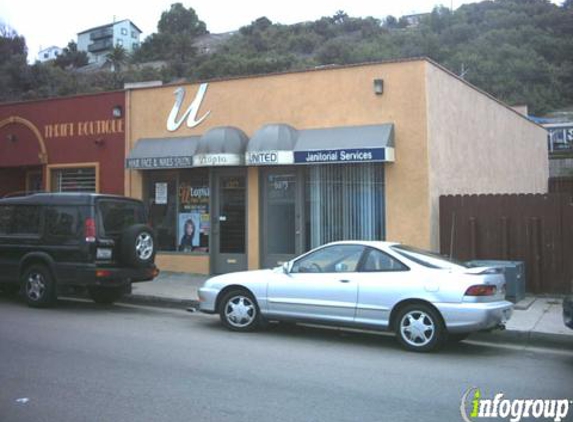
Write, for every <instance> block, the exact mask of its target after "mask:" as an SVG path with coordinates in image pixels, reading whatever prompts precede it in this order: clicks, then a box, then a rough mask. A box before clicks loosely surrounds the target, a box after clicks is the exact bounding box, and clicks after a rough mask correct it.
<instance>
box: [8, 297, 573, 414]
mask: <svg viewBox="0 0 573 422" xmlns="http://www.w3.org/2000/svg"><path fill="white" fill-rule="evenodd" d="M572 381H573V350H572V351H559V352H558V351H550V350H541V349H539V350H536V349H522V348H511V347H498V346H491V345H480V344H475V343H473V344H472V343H471V342H470V343H468V342H466V343H462V344H459V345H455V346H450V347H448V348H446V349H445V350H444V351H442V352H441V353H439V354H424V355H422V354H415V353H409V352H405V351H403V350H402V349H400V348H399V347H398V345H397V344H396V343H395V341H394V339H393V338H392V337H389V336H381V335H374V334H368V333H366V334H365V333H355V332H351V333H348V332H342V331H339V330H322V329H316V328H313V327H298V326H295V327H292V326H291V327H288V326H278V327H274V328H270V329H268V330H266V331H263V332H258V333H250V334H238V333H231V332H228V331H226V330H225V329H223V328H222V327H221V326H220V325H219V322H218V319H217V318H216V317H213V316H207V315H202V314H198V313H193V314H190V313H187V312H184V311H180V310H173V309H153V308H145V307H136V306H128V305H116V306H110V307H105V306H97V305H95V304H92V303H89V302H81V301H60V302H59V304H58V306H57V307H56V308H54V309H47V310H36V309H29V308H27V307H26V306H25V305H24V304H23V303H21V302H19V301H17V300H16V299H13V298H7V297H5V296H1V295H0V421H1V422H12V421H33V422H42V421H51V422H52V421H53V422H67V421H70V422H80V421H97V422H129V421H137V422H141V421H169V422H177V421H202V422H208V421H216V422H226V421H233V422H242V421H245V422H246V421H250V422H259V421H273V422H275V421H277V422H280V421H285V422H286V421H288V422H296V421H305V422H317V421H352V422H357V421H360V422H369V421H440V422H451V421H461V420H462V419H461V416H460V411H459V407H460V400H461V397H462V394H463V393H464V392H465V391H466V390H467V389H468V388H470V387H474V386H475V387H480V388H481V391H482V395H483V396H486V395H488V396H493V395H494V394H495V393H496V392H503V393H505V395H506V396H508V397H512V398H540V397H543V398H564V397H567V398H569V399H573V388H572V387H573V382H572ZM572 416H573V409H572V410H571V411H570V412H569V416H568V419H569V420H573V419H572ZM497 420H500V419H497ZM506 420H508V419H506Z"/></svg>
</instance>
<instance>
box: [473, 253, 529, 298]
mask: <svg viewBox="0 0 573 422" xmlns="http://www.w3.org/2000/svg"><path fill="white" fill-rule="evenodd" d="M466 264H468V265H470V266H472V267H501V268H503V273H504V275H505V298H506V299H507V300H509V301H511V302H513V303H517V302H519V301H520V300H522V299H525V264H524V263H523V261H493V260H474V261H468V262H466Z"/></svg>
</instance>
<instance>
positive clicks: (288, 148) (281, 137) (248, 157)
mask: <svg viewBox="0 0 573 422" xmlns="http://www.w3.org/2000/svg"><path fill="white" fill-rule="evenodd" d="M297 139H298V131H297V130H296V129H295V128H293V127H292V126H289V125H285V124H271V125H265V126H263V127H262V128H260V129H259V130H257V131H256V132H255V134H254V135H253V137H252V138H251V139H250V140H249V143H248V145H247V152H246V154H245V161H246V163H247V165H254V166H257V165H273V164H293V163H294V155H293V152H294V147H295V145H296V141H297Z"/></svg>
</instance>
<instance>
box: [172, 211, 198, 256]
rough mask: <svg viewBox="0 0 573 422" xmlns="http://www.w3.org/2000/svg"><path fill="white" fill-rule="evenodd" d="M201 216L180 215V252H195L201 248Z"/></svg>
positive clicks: (191, 214) (196, 214)
mask: <svg viewBox="0 0 573 422" xmlns="http://www.w3.org/2000/svg"><path fill="white" fill-rule="evenodd" d="M200 224H201V215H200V214H198V213H180V214H179V246H178V247H177V250H179V251H180V252H193V250H194V249H195V248H197V247H199V227H200Z"/></svg>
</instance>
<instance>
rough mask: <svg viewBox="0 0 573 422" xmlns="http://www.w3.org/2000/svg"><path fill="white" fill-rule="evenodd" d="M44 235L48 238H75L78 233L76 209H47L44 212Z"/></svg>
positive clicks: (78, 219)
mask: <svg viewBox="0 0 573 422" xmlns="http://www.w3.org/2000/svg"><path fill="white" fill-rule="evenodd" d="M44 215H45V222H46V229H45V232H46V235H48V236H50V237H66V238H73V239H75V238H77V237H78V235H79V233H80V231H81V226H80V218H79V216H78V209H77V208H74V207H49V208H46V210H45V212H44Z"/></svg>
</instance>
